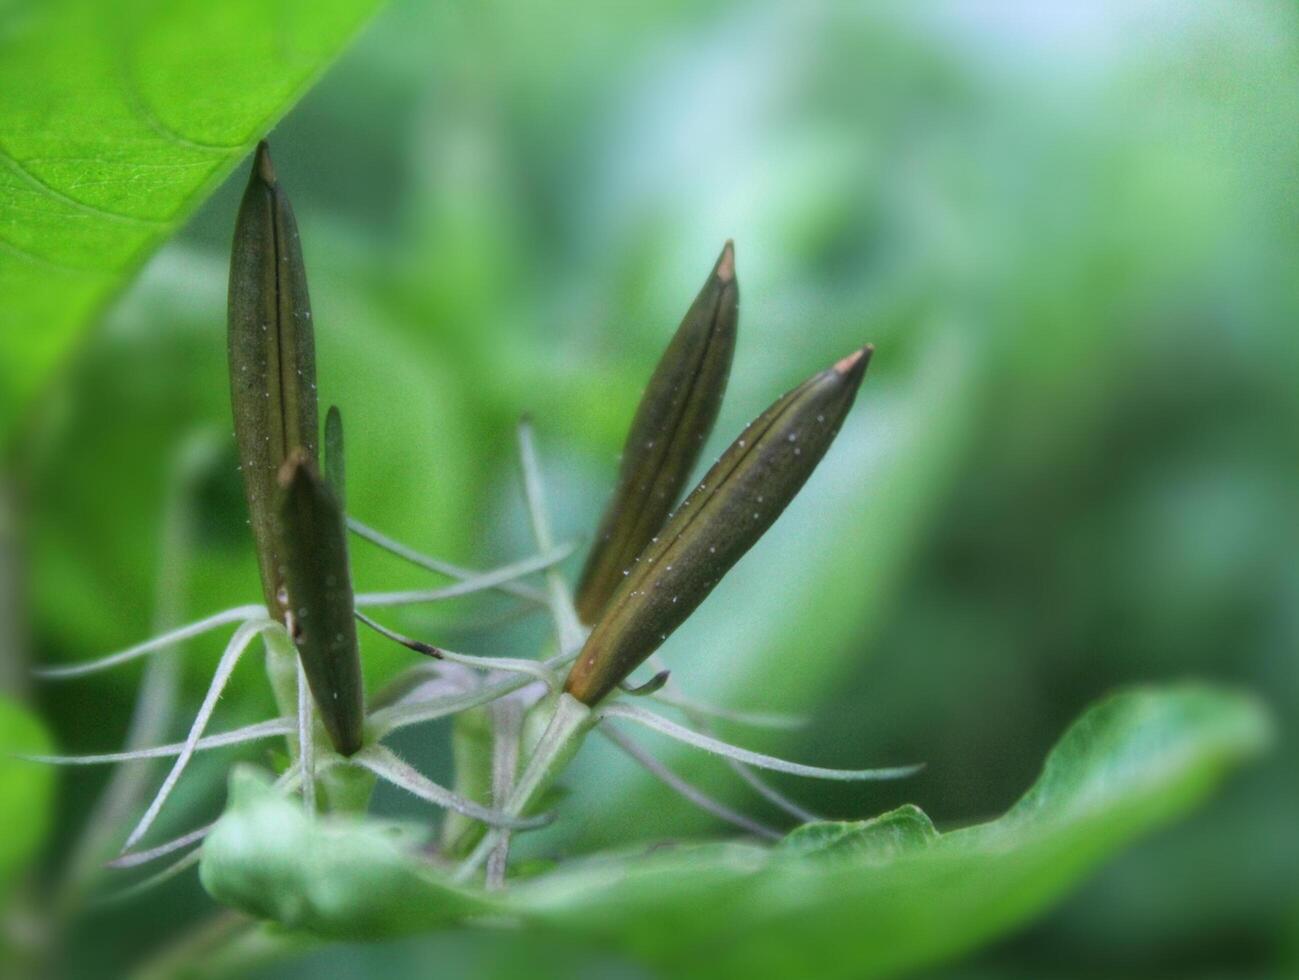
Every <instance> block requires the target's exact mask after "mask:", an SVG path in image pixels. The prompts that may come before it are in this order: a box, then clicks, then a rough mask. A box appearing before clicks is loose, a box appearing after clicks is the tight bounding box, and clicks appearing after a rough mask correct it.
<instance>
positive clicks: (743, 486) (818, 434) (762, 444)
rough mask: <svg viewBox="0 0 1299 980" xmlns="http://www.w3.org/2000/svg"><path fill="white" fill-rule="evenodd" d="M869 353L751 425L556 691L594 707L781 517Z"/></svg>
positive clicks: (629, 576) (824, 445)
mask: <svg viewBox="0 0 1299 980" xmlns="http://www.w3.org/2000/svg"><path fill="white" fill-rule="evenodd" d="M871 351H872V349H871V348H870V347H865V348H863V349H861V350H859V351H855V352H853V353H852V354H850V355H849V356H847V357H845V358H844V359H843V360H841V361H839V362H838V363H837V364H835V365H834V366H833V367H830V368H828V369H826V370H825V371H822V372H821V373H819V374H817V375H815V376H813V377H812V378H810V379H808V380H807V381H805V382H804V383H803V384H801V385H800V386H799V387H797V388H795V389H794V390H793V391H791V392H790V393H789V394H787V395H785V396H784V397H783V398H781V399H780V400H779V401H777V402H776V403H775V404H774V405H772V406H771V407H770V408H769V409H767V410H766V411H765V412H763V413H762V414H761V415H760V416H758V418H757V419H755V420H754V421H753V422H751V423H750V424H749V426H748V427H747V428H746V429H745V430H744V433H743V435H741V436H740V438H738V439H737V440H736V441H735V442H734V443H733V444H732V445H731V447H730V448H729V449H727V450H726V452H725V453H723V454H722V457H721V458H720V459H719V460H718V461H717V462H716V463H715V464H714V465H713V468H712V469H710V470H709V471H708V475H707V476H705V477H704V479H703V481H702V482H701V483H700V484H699V486H698V487H696V488H695V489H694V490H693V491H692V492H691V494H690V496H689V497H687V498H686V499H685V501H683V502H682V504H681V506H680V507H679V508H678V509H677V511H676V513H675V514H673V515H672V517H671V518H670V519H669V520H668V523H667V525H666V526H665V527H664V528H663V530H661V531H660V532H659V533H658V535H657V537H655V538H654V539H653V541H652V542H651V543H650V546H649V547H648V548H646V549H645V551H644V553H643V554H641V556H640V557H639V558H638V559H637V560H636V561H635V563H634V564H632V565H631V566H630V567H629V568H628V569H627V570H626V574H625V576H624V578H623V583H622V585H621V586H620V587H619V588H618V591H617V592H615V593H614V595H613V598H612V599H611V600H610V602H609V606H608V608H607V609H606V611H605V613H604V615H603V616H602V617H601V618H600V621H599V622H598V623H597V624H596V626H595V629H594V630H592V631H591V635H590V636H589V637H588V638H587V641H586V645H585V646H584V647H583V648H582V652H581V654H579V656H578V658H577V661H576V662H575V663H574V664H573V669H572V670H571V671H570V672H569V675H568V680H567V682H566V683H565V685H564V689H565V690H566V691H567V692H568V693H569V694H571V695H572V696H573V697H574V698H576V699H577V700H579V701H581V702H583V703H584V704H588V705H594V704H596V703H597V702H598V701H600V700H602V699H603V698H604V697H605V696H606V695H608V694H609V693H610V692H611V691H613V690H614V688H616V687H617V686H618V684H619V683H620V682H621V681H622V680H623V679H624V678H625V677H626V676H627V675H628V674H630V673H631V672H632V671H633V670H634V669H635V668H636V667H637V666H638V665H639V664H640V663H641V662H642V661H644V660H645V658H646V657H648V656H649V655H650V654H651V653H653V652H654V651H655V650H656V649H658V647H659V645H660V644H661V643H662V642H663V641H664V640H666V639H667V638H668V636H669V635H670V634H671V633H672V631H673V630H675V629H676V628H677V627H678V626H680V625H681V624H682V623H683V622H684V621H685V620H686V618H687V617H689V616H690V614H691V613H692V612H694V610H695V609H696V608H697V607H698V606H699V604H700V603H701V602H703V601H704V599H705V598H707V596H708V593H709V592H711V591H712V590H713V587H714V586H716V585H717V583H718V582H719V581H720V580H721V578H722V576H723V575H725V574H726V573H727V572H728V571H729V570H730V569H731V566H732V565H734V564H735V563H736V562H737V561H739V560H740V558H741V557H742V556H743V555H744V553H745V552H746V551H748V550H749V548H751V547H752V546H753V544H754V542H756V541H757V540H758V538H760V537H762V535H763V533H764V532H765V531H766V530H767V528H769V527H770V526H771V525H772V523H773V522H774V521H775V520H776V518H777V517H779V516H780V513H781V512H782V511H783V510H784V509H785V507H786V506H787V505H788V504H789V502H790V501H791V500H793V499H794V496H795V494H797V493H798V491H799V489H800V488H801V487H802V486H803V483H804V482H805V481H806V480H807V478H808V477H809V476H811V474H812V471H813V470H814V469H815V468H816V465H817V463H819V462H820V461H821V457H822V456H824V455H825V452H826V450H827V449H829V448H830V443H831V442H833V441H834V437H835V436H836V435H837V434H838V432H839V426H840V425H841V424H842V423H843V420H844V418H845V417H846V416H847V414H848V409H849V408H851V407H852V403H853V399H854V398H855V397H856V395H857V389H858V387H859V386H860V385H861V380H862V376H863V375H864V374H865V372H866V365H867V363H868V362H869V361H870V355H871Z"/></svg>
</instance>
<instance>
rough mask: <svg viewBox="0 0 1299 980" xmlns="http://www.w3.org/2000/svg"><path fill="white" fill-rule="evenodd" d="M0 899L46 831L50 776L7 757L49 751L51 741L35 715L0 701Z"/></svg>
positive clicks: (45, 769) (46, 769) (43, 769)
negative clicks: (2, 828) (0, 829)
mask: <svg viewBox="0 0 1299 980" xmlns="http://www.w3.org/2000/svg"><path fill="white" fill-rule="evenodd" d="M0 746H4V749H3V751H0V826H2V827H4V828H5V832H4V833H3V834H0V900H3V898H4V896H5V895H6V894H7V892H8V891H9V888H10V887H11V885H12V884H13V882H14V879H15V877H16V876H17V874H18V872H20V871H21V870H22V869H23V867H24V866H25V865H26V864H27V862H28V861H29V860H30V859H31V857H32V855H33V854H34V852H35V851H36V849H37V848H38V847H39V846H40V844H41V841H42V839H43V838H44V835H45V832H46V830H47V829H48V828H49V822H50V821H49V810H50V804H51V802H52V801H53V794H54V771H53V770H52V769H50V768H49V767H48V766H38V765H35V764H33V763H30V762H24V761H22V760H20V759H15V758H14V757H13V755H12V754H11V753H14V752H29V753H33V754H36V753H44V752H49V751H50V740H49V736H47V735H46V733H45V729H44V727H42V725H41V723H40V722H39V721H37V720H36V718H35V716H34V715H32V714H30V713H29V712H28V711H27V710H26V709H24V708H22V707H20V706H19V705H18V704H16V703H15V702H13V701H10V700H8V699H5V698H0Z"/></svg>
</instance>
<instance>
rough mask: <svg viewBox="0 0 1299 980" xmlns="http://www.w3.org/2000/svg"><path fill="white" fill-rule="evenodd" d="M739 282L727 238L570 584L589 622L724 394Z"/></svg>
mask: <svg viewBox="0 0 1299 980" xmlns="http://www.w3.org/2000/svg"><path fill="white" fill-rule="evenodd" d="M738 303H739V287H738V285H737V283H736V281H735V251H734V247H733V246H732V244H731V243H730V242H727V243H726V245H725V247H723V249H722V254H721V255H720V256H719V257H718V259H717V262H716V264H715V265H714V266H713V271H712V272H711V273H709V275H708V280H707V281H706V282H705V283H704V286H703V288H702V289H701V290H700V291H699V295H698V296H696V297H695V301H694V303H692V304H691V306H690V309H689V310H687V311H686V315H685V317H684V319H682V321H681V325H680V326H679V327H678V328H677V332H676V335H675V336H674V337H673V338H672V342H671V343H670V344H669V345H668V348H667V350H666V351H664V352H663V357H662V358H661V359H660V360H659V363H658V366H657V367H656V368H655V369H654V374H653V376H651V378H650V381H649V384H648V385H647V386H646V388H645V394H644V395H642V396H641V401H640V406H639V407H638V408H637V409H636V416H635V418H634V419H633V420H632V424H631V430H630V432H628V434H627V443H626V445H625V446H624V447H623V453H622V466H621V469H620V471H619V474H618V486H617V488H616V489H615V490H614V493H613V497H612V499H610V501H609V505H608V507H607V508H606V510H605V513H604V517H603V519H602V520H601V522H600V529H599V531H598V532H597V533H596V537H595V546H594V547H593V548H592V549H591V554H590V555H589V556H588V557H587V559H586V566H585V568H584V569H583V570H582V577H581V579H580V581H579V583H578V587H577V598H576V603H577V612H578V615H579V616H581V618H582V621H583V622H586V623H593V622H595V621H596V620H597V619H598V618H599V616H600V613H601V611H603V609H604V607H605V605H606V604H607V603H608V601H609V597H610V596H612V595H613V593H614V591H615V590H616V589H617V588H618V587H619V586H620V585H622V580H623V574H622V572H623V569H624V568H627V567H628V566H629V565H630V564H631V563H632V561H633V560H634V559H635V558H636V556H637V555H639V554H640V553H641V552H642V551H643V550H644V549H645V546H646V545H647V544H649V542H650V538H652V537H654V535H655V534H657V533H658V530H659V528H661V527H662V526H663V522H664V521H665V520H667V516H668V514H669V513H670V512H671V510H672V507H673V505H674V504H676V502H677V499H678V498H679V497H680V496H681V491H682V490H683V489H684V488H685V485H686V480H688V479H689V478H690V472H691V470H693V469H694V467H695V464H696V463H697V462H698V461H699V454H700V452H701V451H702V449H703V447H704V441H705V440H706V439H707V438H708V434H709V433H710V432H712V429H713V424H714V423H715V422H716V421H717V412H718V410H719V409H720V408H721V404H722V396H723V395H724V394H725V393H726V379H727V377H728V375H729V374H730V372H731V359H732V356H733V355H734V353H735V332H736V321H737V307H738Z"/></svg>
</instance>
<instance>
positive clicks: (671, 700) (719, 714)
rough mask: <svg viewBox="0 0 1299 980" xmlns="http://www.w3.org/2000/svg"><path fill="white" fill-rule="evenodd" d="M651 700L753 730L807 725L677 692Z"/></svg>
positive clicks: (665, 692)
mask: <svg viewBox="0 0 1299 980" xmlns="http://www.w3.org/2000/svg"><path fill="white" fill-rule="evenodd" d="M648 697H649V698H650V700H652V701H657V702H659V703H660V704H666V705H668V706H669V707H672V708H677V709H679V710H681V711H683V712H689V713H691V714H697V715H703V716H704V717H707V718H716V719H718V720H719V721H730V722H734V723H735V724H737V725H748V726H749V727H751V728H772V729H777V730H793V729H797V728H804V727H806V725H807V719H806V718H801V717H799V716H797V715H782V714H778V713H776V712H767V711H744V710H741V709H736V708H723V707H721V706H720V705H713V704H706V703H704V702H702V701H695V700H694V699H692V698H687V697H682V696H681V695H680V694H677V693H676V692H675V691H669V690H667V689H663V690H659V691H656V692H654V693H653V694H650V695H648Z"/></svg>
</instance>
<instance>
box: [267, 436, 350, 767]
mask: <svg viewBox="0 0 1299 980" xmlns="http://www.w3.org/2000/svg"><path fill="white" fill-rule="evenodd" d="M278 483H279V491H278V493H277V495H276V508H275V509H276V520H275V522H274V527H275V537H276V549H277V552H278V554H279V555H280V557H281V559H282V561H283V563H284V564H283V566H282V572H283V576H284V584H285V587H286V588H287V589H288V595H289V609H288V616H287V621H288V624H289V627H290V633H291V635H292V636H293V643H294V645H295V646H296V647H297V648H298V656H299V657H301V658H302V668H303V670H304V671H305V672H306V675H307V683H308V685H310V687H311V693H312V696H313V697H314V698H315V701H316V707H317V709H318V710H319V712H320V717H321V719H322V720H323V721H324V723H325V730H326V731H327V732H328V733H329V739H330V741H331V742H333V744H334V748H335V749H337V750H338V751H339V752H340V753H342V754H343V755H351V754H352V753H353V752H355V751H356V750H357V749H359V748H360V747H361V740H362V726H363V724H364V721H365V705H364V693H363V688H362V681H361V658H360V654H359V652H358V648H357V642H356V621H355V620H354V619H353V618H352V617H353V612H354V604H353V597H352V577H351V573H350V571H349V566H348V561H347V529H346V526H345V525H344V521H343V511H342V509H341V508H340V507H339V506H338V500H337V498H336V497H335V496H334V492H333V490H331V489H330V488H329V485H328V484H327V483H325V481H324V480H322V479H321V478H320V475H319V474H318V473H317V472H316V467H315V464H314V463H312V462H311V460H310V459H308V458H307V456H306V454H305V453H304V452H302V451H301V450H296V451H294V452H293V453H291V454H290V456H289V458H288V460H286V461H285V463H284V466H283V467H282V468H281V469H280V473H279V479H278Z"/></svg>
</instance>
